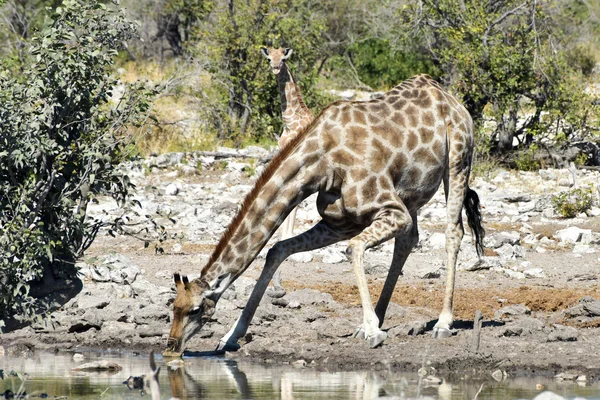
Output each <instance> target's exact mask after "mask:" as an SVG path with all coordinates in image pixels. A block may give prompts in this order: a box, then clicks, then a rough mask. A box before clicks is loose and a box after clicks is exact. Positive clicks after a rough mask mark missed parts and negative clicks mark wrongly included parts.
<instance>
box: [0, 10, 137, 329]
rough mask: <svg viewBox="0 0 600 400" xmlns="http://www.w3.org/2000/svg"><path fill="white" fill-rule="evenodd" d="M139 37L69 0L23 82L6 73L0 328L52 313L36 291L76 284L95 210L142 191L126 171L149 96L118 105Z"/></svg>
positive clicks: (110, 14)
mask: <svg viewBox="0 0 600 400" xmlns="http://www.w3.org/2000/svg"><path fill="white" fill-rule="evenodd" d="M133 31H134V26H133V24H132V23H130V22H128V21H127V20H125V19H124V18H123V16H122V15H121V14H120V13H119V12H116V11H112V10H110V9H108V8H107V7H106V6H105V5H103V4H100V3H98V2H97V1H89V2H79V1H76V0H66V1H65V2H64V4H63V6H62V7H59V8H57V9H56V12H55V14H54V16H53V22H52V23H51V24H50V26H49V27H48V28H47V29H45V30H43V31H42V32H41V34H40V35H39V36H37V37H34V38H33V39H32V40H31V43H30V49H29V54H30V57H31V58H30V59H27V60H24V62H23V70H22V71H21V72H20V73H19V75H17V74H15V73H11V72H10V71H9V70H8V69H7V68H2V66H0V208H1V209H2V214H1V215H0V283H1V285H0V328H1V327H2V325H4V323H5V321H7V320H11V319H12V318H16V319H17V320H20V321H28V320H32V319H34V318H35V317H36V316H38V317H39V315H43V314H44V312H45V311H47V310H48V309H49V307H50V303H49V300H41V299H36V298H35V297H37V296H38V294H39V293H38V294H36V293H32V289H33V288H36V287H41V286H48V285H40V283H41V282H42V280H44V281H46V282H47V281H50V282H55V279H70V278H74V277H75V274H76V271H75V268H74V264H75V260H76V259H77V258H78V257H80V256H81V255H82V254H83V252H84V251H85V250H86V249H87V248H88V247H89V246H90V244H91V243H92V241H93V239H94V237H95V235H96V233H97V232H98V230H99V229H100V227H101V225H102V224H101V223H100V222H98V221H90V219H89V218H87V215H86V209H87V205H88V203H89V201H90V200H92V199H93V198H94V196H96V195H98V194H101V193H102V194H107V195H110V196H112V197H113V198H115V199H116V200H117V201H120V202H124V201H125V199H126V196H127V194H128V191H129V190H130V188H131V187H132V185H131V183H130V182H129V179H128V177H127V175H125V174H123V173H122V172H120V171H119V170H118V169H117V168H116V166H117V164H118V163H119V162H121V161H122V160H123V159H124V158H125V157H126V156H127V150H128V140H127V137H128V136H127V135H126V132H125V131H126V129H127V127H128V126H131V124H132V123H134V122H135V120H136V118H137V116H138V115H140V113H141V112H143V111H145V110H146V109H147V107H148V104H147V102H146V101H144V98H143V93H142V92H141V91H140V90H139V88H138V89H137V90H131V91H126V94H125V95H124V96H123V97H122V98H121V99H120V100H119V101H118V104H117V105H116V106H114V107H112V106H111V103H110V100H111V96H113V89H114V88H115V86H116V85H117V83H118V82H117V80H116V79H114V78H112V77H111V68H112V67H113V59H114V57H115V56H116V54H117V49H119V48H121V47H122V46H123V44H124V42H125V41H126V40H127V39H128V38H130V37H131V35H132V34H133ZM44 289H46V290H45V292H46V293H45V294H47V293H48V292H50V293H51V292H52V290H53V289H54V288H51V287H45V288H44Z"/></svg>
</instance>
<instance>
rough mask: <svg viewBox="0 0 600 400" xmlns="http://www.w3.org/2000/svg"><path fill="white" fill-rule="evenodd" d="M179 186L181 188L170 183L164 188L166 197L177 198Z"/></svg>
mask: <svg viewBox="0 0 600 400" xmlns="http://www.w3.org/2000/svg"><path fill="white" fill-rule="evenodd" d="M179 186H181V184H177V183H170V184H169V185H167V187H166V188H165V194H166V195H167V196H177V194H178V193H179V190H180V188H179Z"/></svg>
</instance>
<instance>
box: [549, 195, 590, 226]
mask: <svg viewBox="0 0 600 400" xmlns="http://www.w3.org/2000/svg"><path fill="white" fill-rule="evenodd" d="M552 204H553V205H554V208H556V211H557V212H558V213H559V214H560V215H562V216H563V217H564V218H575V217H576V216H577V214H581V213H583V212H586V211H587V210H589V209H590V208H592V206H593V204H594V195H593V188H591V187H587V188H578V189H571V190H568V191H566V192H561V193H559V194H557V195H556V196H552Z"/></svg>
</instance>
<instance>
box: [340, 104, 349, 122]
mask: <svg viewBox="0 0 600 400" xmlns="http://www.w3.org/2000/svg"><path fill="white" fill-rule="evenodd" d="M340 122H341V124H342V125H348V124H349V123H350V122H352V114H351V113H350V109H349V107H344V108H343V109H342V110H341V116H340Z"/></svg>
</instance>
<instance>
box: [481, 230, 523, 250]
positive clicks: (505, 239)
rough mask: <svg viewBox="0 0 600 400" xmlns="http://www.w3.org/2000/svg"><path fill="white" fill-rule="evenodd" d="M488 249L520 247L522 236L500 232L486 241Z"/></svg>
mask: <svg viewBox="0 0 600 400" xmlns="http://www.w3.org/2000/svg"><path fill="white" fill-rule="evenodd" d="M484 242H485V243H484V244H485V246H486V247H491V248H493V249H497V248H499V247H502V246H503V245H505V244H510V245H518V244H520V243H521V234H520V233H519V232H515V231H511V232H500V233H498V234H496V235H492V236H490V237H487V238H485V239H484Z"/></svg>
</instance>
